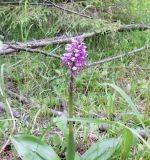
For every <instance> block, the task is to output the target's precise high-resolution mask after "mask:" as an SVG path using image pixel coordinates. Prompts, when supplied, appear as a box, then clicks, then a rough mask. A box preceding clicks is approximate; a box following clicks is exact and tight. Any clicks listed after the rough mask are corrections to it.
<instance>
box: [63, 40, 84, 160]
mask: <svg viewBox="0 0 150 160" xmlns="http://www.w3.org/2000/svg"><path fill="white" fill-rule="evenodd" d="M65 50H66V53H65V54H64V57H63V59H62V63H63V64H64V65H66V66H67V67H68V69H69V75H70V81H69V99H68V101H69V103H68V113H69V118H72V117H73V92H74V82H75V79H76V77H77V75H78V73H79V72H80V71H81V70H82V69H84V68H85V67H86V63H87V62H86V59H87V52H86V45H85V43H84V42H83V39H81V38H76V39H71V41H70V43H69V44H67V45H66V49H65ZM74 158H75V143H74V131H73V122H71V121H69V136H68V145H67V160H74Z"/></svg>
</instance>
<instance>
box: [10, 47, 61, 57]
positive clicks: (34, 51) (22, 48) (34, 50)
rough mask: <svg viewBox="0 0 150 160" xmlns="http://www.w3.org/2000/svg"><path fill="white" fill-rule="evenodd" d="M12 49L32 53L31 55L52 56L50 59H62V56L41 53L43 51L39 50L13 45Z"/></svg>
mask: <svg viewBox="0 0 150 160" xmlns="http://www.w3.org/2000/svg"><path fill="white" fill-rule="evenodd" d="M10 48H12V49H15V50H17V51H27V52H31V53H41V54H43V55H44V56H50V57H54V58H58V59H62V57H61V56H58V55H55V54H51V53H47V52H44V51H41V50H37V49H32V48H24V47H19V46H15V45H11V46H10Z"/></svg>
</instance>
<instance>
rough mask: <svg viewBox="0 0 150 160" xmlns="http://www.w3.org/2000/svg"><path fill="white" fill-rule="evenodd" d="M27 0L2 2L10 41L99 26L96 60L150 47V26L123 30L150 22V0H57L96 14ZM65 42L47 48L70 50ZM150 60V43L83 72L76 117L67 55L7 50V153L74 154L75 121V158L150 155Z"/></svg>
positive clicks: (2, 154)
mask: <svg viewBox="0 0 150 160" xmlns="http://www.w3.org/2000/svg"><path fill="white" fill-rule="evenodd" d="M6 2H8V0H7V1H6ZM9 2H10V1H9ZM16 2H18V1H16ZM19 2H20V4H19V5H12V4H7V5H1V4H0V39H1V41H3V42H5V43H9V42H13V43H15V42H24V43H25V42H28V41H30V40H35V39H44V38H52V37H56V36H61V35H67V36H74V35H78V34H82V33H90V32H96V33H97V34H96V35H94V36H92V37H90V38H86V39H85V40H84V42H85V44H86V46H87V53H88V57H87V63H88V64H91V63H93V62H96V61H99V60H102V59H104V58H107V57H110V56H116V55H119V54H121V53H127V52H129V51H132V50H135V49H136V48H141V47H143V46H146V45H147V46H148V45H150V30H149V29H147V30H142V31H141V30H133V31H126V32H118V31H117V28H119V27H120V26H123V25H125V24H146V25H150V9H149V6H150V1H149V0H142V1H141V0H132V1H128V0H102V1H99V0H86V1H80V0H78V1H71V2H69V1H68V2H65V1H55V4H58V5H61V6H62V7H64V8H67V9H69V10H73V11H75V12H77V13H81V14H83V15H88V16H89V17H93V18H87V17H83V16H79V15H77V14H76V13H75V14H74V13H70V12H67V11H65V10H62V9H60V8H57V7H54V6H47V5H31V4H32V3H37V1H36V0H35V1H31V0H30V1H29V0H22V1H19ZM39 2H40V3H41V1H39ZM65 45H66V44H64V43H61V44H57V45H47V46H45V47H41V48H40V49H41V50H44V51H47V52H48V53H53V54H56V55H60V56H62V55H63V54H64V53H65ZM149 60H150V50H148V49H146V50H144V51H142V52H139V53H137V54H135V55H132V56H130V55H127V56H125V57H124V58H121V59H118V60H115V61H110V62H107V63H103V64H100V65H97V66H94V67H89V68H86V69H84V70H83V71H81V72H80V74H79V75H78V76H77V78H76V80H75V89H74V104H73V106H74V116H73V118H69V119H68V118H67V117H68V116H67V113H66V112H67V111H66V110H65V109H66V108H67V107H68V83H69V76H68V69H67V68H66V67H65V66H63V64H62V62H61V61H59V60H57V59H55V58H54V57H49V56H44V55H42V54H38V53H29V52H27V51H20V52H16V53H13V54H10V55H0V69H1V70H0V106H2V105H5V106H6V112H5V113H4V111H3V109H1V108H2V107H0V147H1V148H0V159H2V160H5V159H8V157H9V158H10V159H13V160H18V159H19V158H22V159H23V160H31V159H32V160H33V159H34V160H48V159H52V160H57V159H58V160H59V159H66V158H65V157H66V153H67V145H68V133H69V128H68V123H69V122H73V126H74V143H75V146H76V147H75V152H76V153H75V160H107V159H110V160H119V159H120V160H125V159H130V160H132V159H134V160H142V159H144V160H149V159H150V136H149V135H150V134H149V133H150V120H149V118H150V117H149V116H150V63H149ZM10 92H11V93H12V92H13V93H16V94H17V95H19V96H20V97H23V100H22V99H21V98H20V99H19V98H16V95H14V94H10ZM11 108H13V109H14V110H15V112H16V114H19V118H18V119H17V118H15V119H13V118H14V116H13V115H12V114H13V113H12V110H11ZM59 157H60V158H59ZM68 160H73V159H68Z"/></svg>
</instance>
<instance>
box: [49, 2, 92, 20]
mask: <svg viewBox="0 0 150 160" xmlns="http://www.w3.org/2000/svg"><path fill="white" fill-rule="evenodd" d="M46 3H48V4H51V5H52V6H53V7H55V8H58V9H61V10H63V11H65V12H68V13H73V14H76V15H78V16H81V17H84V18H89V19H93V18H92V17H90V16H87V15H84V14H81V13H78V12H76V11H73V10H70V9H67V8H63V7H62V6H60V5H57V4H55V3H53V2H52V1H46Z"/></svg>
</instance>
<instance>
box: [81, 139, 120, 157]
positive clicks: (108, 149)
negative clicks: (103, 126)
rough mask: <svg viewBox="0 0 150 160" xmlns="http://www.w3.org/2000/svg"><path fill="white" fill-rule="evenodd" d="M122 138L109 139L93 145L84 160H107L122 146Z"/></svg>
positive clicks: (85, 154)
mask: <svg viewBox="0 0 150 160" xmlns="http://www.w3.org/2000/svg"><path fill="white" fill-rule="evenodd" d="M121 141H122V140H121V137H119V138H109V139H105V140H103V141H101V142H98V143H96V144H93V145H92V146H91V147H90V148H89V150H87V151H86V152H85V153H84V155H83V159H84V160H107V159H108V158H110V157H111V156H112V155H113V153H114V152H115V151H116V150H117V149H118V148H119V146H120V145H121Z"/></svg>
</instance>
